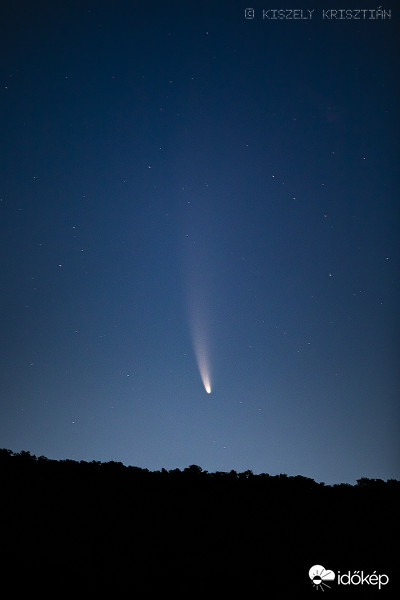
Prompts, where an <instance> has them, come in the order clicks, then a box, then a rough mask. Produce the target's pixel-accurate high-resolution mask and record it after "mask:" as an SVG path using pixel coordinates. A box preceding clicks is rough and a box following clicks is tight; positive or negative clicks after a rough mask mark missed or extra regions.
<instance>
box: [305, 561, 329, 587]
mask: <svg viewBox="0 0 400 600" xmlns="http://www.w3.org/2000/svg"><path fill="white" fill-rule="evenodd" d="M308 576H309V578H310V579H311V581H312V584H313V587H315V589H317V590H318V589H321V590H322V591H324V588H326V587H327V588H330V587H331V586H330V585H328V584H327V583H325V582H326V581H333V580H334V579H335V573H334V572H333V571H329V570H328V569H325V567H323V566H322V565H314V566H313V567H311V569H310V570H309V571H308Z"/></svg>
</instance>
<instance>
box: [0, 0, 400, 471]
mask: <svg viewBox="0 0 400 600" xmlns="http://www.w3.org/2000/svg"><path fill="white" fill-rule="evenodd" d="M339 4H340V3H339ZM353 5H354V6H355V4H354V3H349V2H347V1H346V2H344V3H343V2H342V3H341V4H340V6H339V5H338V6H337V7H338V8H342V7H343V6H344V7H345V8H353ZM248 6H252V7H254V9H255V13H254V18H253V19H246V18H245V8H246V7H248ZM335 6H336V5H335V4H334V3H333V4H332V3H331V2H330V3H328V2H321V1H319V2H315V1H314V2H307V3H303V4H301V5H298V6H297V5H296V6H295V7H294V8H303V9H315V11H314V13H313V18H312V19H311V20H310V19H308V20H307V19H303V20H278V19H276V20H270V19H269V20H268V19H263V18H262V11H263V9H268V8H276V9H286V8H290V7H291V5H290V3H282V1H281V0H279V2H277V3H275V4H273V5H272V4H268V3H266V2H265V3H263V2H260V1H259V0H252V2H251V3H248V2H247V0H246V2H238V1H232V0H229V1H228V0H212V1H207V0H194V1H190V2H189V1H183V0H182V1H177V0H172V1H161V0H160V1H157V0H145V1H141V2H139V1H137V0H129V1H127V0H113V1H111V0H79V1H73V0H72V1H70V0H68V1H67V0H60V1H59V2H54V1H51V2H50V1H42V2H41V1H38V2H31V1H29V2H28V1H15V2H8V3H3V6H2V8H1V12H0V31H1V35H0V43H1V54H0V56H1V67H0V73H1V77H0V103H1V113H0V124H1V137H0V139H1V144H0V146H1V159H0V168H1V175H0V198H1V201H0V231H1V235H0V244H1V261H0V273H1V279H0V281H1V295H0V301H1V314H0V324H1V339H2V344H1V360H0V369H1V389H0V394H1V396H0V402H1V406H0V411H1V412H0V447H5V448H9V449H11V450H13V451H16V452H18V451H20V450H29V451H30V452H32V453H33V454H36V455H44V456H47V457H49V458H54V459H65V458H70V459H74V460H88V461H91V460H100V461H109V460H115V461H121V462H123V463H124V464H127V465H136V466H139V467H143V468H148V469H150V470H158V469H161V468H163V467H164V468H166V469H173V468H185V467H187V466H188V465H190V464H197V465H199V466H201V467H202V468H203V469H206V470H208V471H217V470H219V471H230V470H231V469H235V470H237V471H244V470H247V469H251V470H253V472H254V473H260V472H265V473H270V474H272V475H274V474H277V473H287V474H289V475H298V474H300V475H303V476H307V477H312V478H313V479H315V480H317V481H325V482H326V483H337V482H349V483H354V482H355V480H356V479H358V478H360V477H371V478H375V477H378V478H383V479H387V478H399V477H400V468H399V466H400V461H399V443H398V440H399V371H398V359H399V339H400V338H399V332H400V328H399V311H398V306H399V242H398V237H399V236H398V233H399V210H398V207H399V200H398V192H399V186H398V157H399V154H398V151H399V148H398V133H399V117H398V107H399V100H400V98H399V86H398V78H399V69H398V60H397V56H398V54H397V52H398V51H399V42H398V41H397V40H398V39H399V38H400V36H399V19H400V13H399V12H398V11H397V7H395V6H394V5H393V3H392V5H386V6H384V7H383V8H384V9H386V10H389V9H391V11H392V18H391V19H389V18H386V19H384V20H377V19H364V20H356V19H347V20H329V19H323V18H322V9H323V8H335ZM377 7H378V5H377V3H376V2H375V3H374V2H369V1H367V0H365V1H364V2H363V3H362V8H371V9H376V8H377ZM196 351H197V353H198V355H199V356H200V361H201V362H202V363H204V365H205V366H204V369H206V370H207V376H209V377H210V381H211V388H212V392H211V394H207V393H206V391H205V388H204V386H203V383H202V380H201V377H200V373H199V368H198V364H197V359H196Z"/></svg>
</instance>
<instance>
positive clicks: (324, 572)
mask: <svg viewBox="0 0 400 600" xmlns="http://www.w3.org/2000/svg"><path fill="white" fill-rule="evenodd" d="M308 576H309V578H310V579H311V581H312V584H313V587H314V588H315V589H317V590H318V589H322V591H324V590H325V588H330V587H331V586H330V585H328V584H327V581H334V580H335V577H336V575H335V573H334V572H333V571H330V570H328V569H325V567H323V566H322V565H314V566H313V567H311V569H310V570H309V571H308ZM388 583H389V576H388V575H386V574H385V573H382V574H379V573H377V572H376V571H374V572H373V573H370V574H369V573H364V571H353V572H352V571H348V572H347V573H341V572H340V571H338V573H337V584H338V586H342V585H349V586H359V585H361V586H368V587H369V586H377V588H378V589H379V590H381V589H382V587H383V586H385V585H387V584H388Z"/></svg>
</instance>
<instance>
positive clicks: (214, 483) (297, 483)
mask: <svg viewBox="0 0 400 600" xmlns="http://www.w3.org/2000/svg"><path fill="white" fill-rule="evenodd" d="M0 477H1V532H2V535H1V537H2V543H1V554H2V556H1V564H2V582H3V585H4V586H6V584H7V583H8V582H11V584H12V588H11V589H12V590H13V594H12V597H17V596H19V594H21V593H23V594H25V595H24V596H22V597H24V598H25V597H28V596H26V594H27V593H28V594H29V596H30V595H31V594H32V593H37V592H39V593H42V594H47V593H48V594H50V595H53V596H54V597H57V596H59V594H60V593H61V592H66V593H68V594H73V595H74V596H76V595H77V594H82V595H83V596H85V597H86V596H88V595H91V594H95V595H97V594H98V593H104V594H105V595H106V596H108V597H112V598H120V597H121V598H122V597H129V598H136V597H137V598H146V597H158V596H161V595H164V594H166V593H171V592H172V593H173V594H174V595H175V596H179V597H187V598H191V597H193V596H199V597H203V598H205V597H207V598H208V597H214V596H215V597H220V598H228V597H230V596H231V595H232V594H233V593H235V594H237V593H239V594H240V595H241V596H242V597H243V598H246V599H247V598H258V597H262V598H278V597H279V598H280V597H282V598H289V597H298V596H299V594H304V595H306V596H307V597H313V596H314V594H315V593H316V592H319V591H321V588H318V589H313V585H312V582H311V580H310V579H309V576H308V571H309V569H310V567H311V566H313V565H314V564H320V565H323V566H324V567H326V568H327V569H332V570H333V571H335V573H338V572H341V573H347V572H348V571H349V570H350V571H351V572H353V571H359V572H360V573H361V571H363V573H364V575H365V574H372V573H373V572H374V571H375V572H376V574H383V573H384V574H386V575H388V577H389V583H388V584H387V585H385V586H383V587H381V589H379V588H378V586H377V585H370V584H363V585H358V586H356V585H352V586H349V585H347V586H345V585H341V586H338V585H337V581H334V582H333V583H330V582H329V585H330V586H331V587H330V588H324V590H323V591H326V592H329V594H331V595H332V594H333V595H339V596H341V597H343V596H347V597H349V598H354V597H363V598H365V597H372V596H374V597H376V595H378V598H381V597H386V598H389V597H390V598H391V597H395V596H397V593H398V590H399V586H398V577H399V569H398V561H397V560H396V558H397V546H398V534H399V526H398V517H397V514H398V506H399V496H400V482H398V481H396V480H388V481H386V482H385V481H382V480H371V479H360V480H358V483H357V485H354V486H352V485H348V484H340V485H335V486H326V485H324V484H319V483H316V482H315V481H314V480H312V479H309V478H306V477H302V476H297V477H288V476H286V475H278V476H269V475H267V474H261V475H254V474H252V473H251V471H247V472H245V473H236V472H235V471H231V472H230V473H222V472H221V473H207V472H204V471H202V470H201V468H200V467H197V466H196V465H192V466H190V467H188V468H187V469H184V470H183V471H180V470H178V469H176V470H173V471H165V470H162V471H158V472H150V471H147V470H146V469H139V468H137V467H125V466H124V465H122V464H121V463H115V462H111V463H99V462H91V463H87V462H75V461H69V460H67V461H53V460H48V459H46V458H44V457H39V458H36V457H34V456H32V455H31V454H29V453H28V452H21V453H19V454H16V453H13V452H11V451H9V450H1V451H0ZM327 597H328V598H329V596H328V595H327Z"/></svg>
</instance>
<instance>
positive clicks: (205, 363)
mask: <svg viewBox="0 0 400 600" xmlns="http://www.w3.org/2000/svg"><path fill="white" fill-rule="evenodd" d="M192 335H193V347H194V353H195V356H196V361H197V366H198V368H199V373H200V377H201V380H202V382H203V385H204V389H205V390H206V392H207V394H211V370H210V362H209V358H208V352H207V345H206V342H205V335H204V330H203V329H202V328H200V327H199V323H198V322H195V323H193V328H192Z"/></svg>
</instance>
